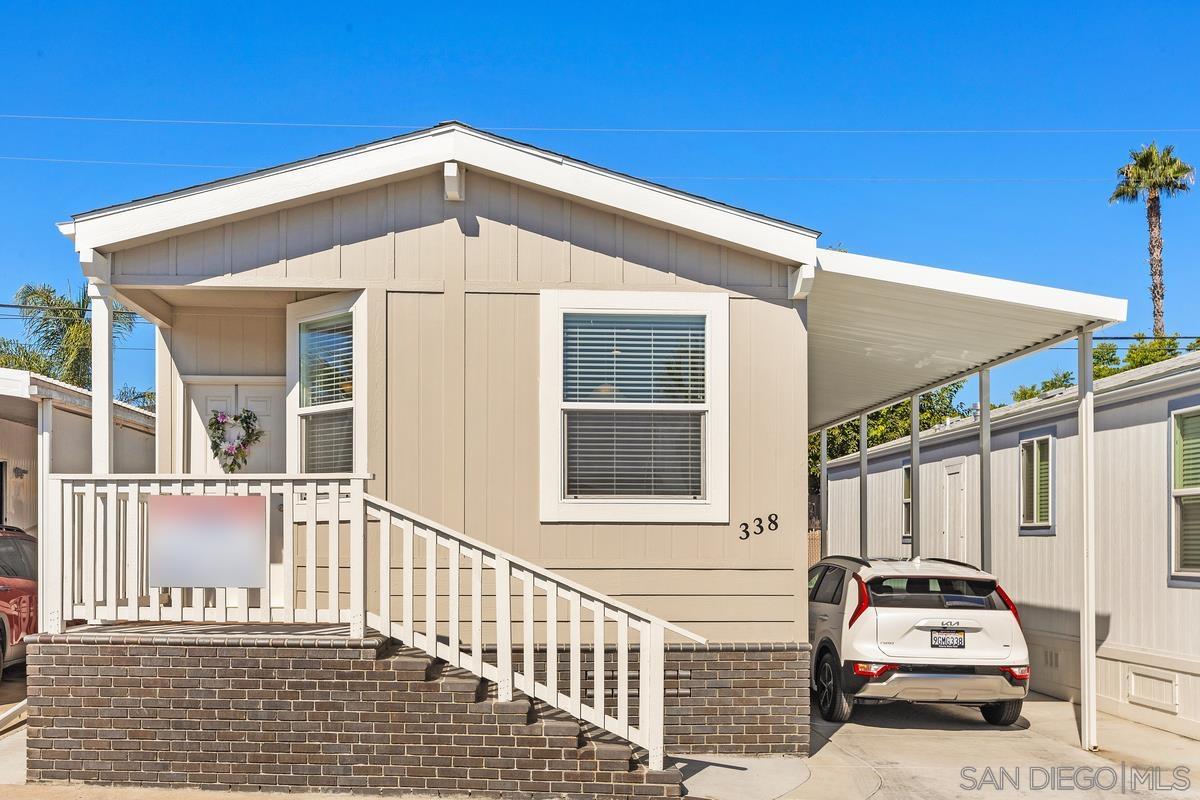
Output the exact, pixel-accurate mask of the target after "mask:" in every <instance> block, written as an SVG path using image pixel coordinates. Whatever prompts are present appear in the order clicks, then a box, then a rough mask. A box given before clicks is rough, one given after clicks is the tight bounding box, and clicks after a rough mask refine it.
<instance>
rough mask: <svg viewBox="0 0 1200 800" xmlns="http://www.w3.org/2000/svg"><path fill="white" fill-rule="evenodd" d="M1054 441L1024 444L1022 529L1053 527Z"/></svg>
mask: <svg viewBox="0 0 1200 800" xmlns="http://www.w3.org/2000/svg"><path fill="white" fill-rule="evenodd" d="M1050 453H1051V448H1050V437H1049V436H1040V437H1038V438H1036V439H1026V440H1025V441H1023V442H1021V525H1023V526H1025V527H1048V526H1049V525H1050V502H1051V497H1050V489H1051V487H1050V476H1051V474H1052V471H1051V454H1050Z"/></svg>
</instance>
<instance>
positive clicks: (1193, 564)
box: [1171, 410, 1200, 573]
mask: <svg viewBox="0 0 1200 800" xmlns="http://www.w3.org/2000/svg"><path fill="white" fill-rule="evenodd" d="M1173 424H1174V444H1173V446H1172V450H1173V452H1172V470H1171V471H1172V480H1171V495H1172V503H1173V505H1174V508H1173V509H1172V516H1173V517H1174V528H1175V543H1174V545H1175V546H1174V548H1173V549H1174V552H1175V559H1174V560H1175V564H1174V569H1175V571H1176V572H1188V573H1200V410H1193V411H1187V412H1178V413H1176V414H1174V415H1173Z"/></svg>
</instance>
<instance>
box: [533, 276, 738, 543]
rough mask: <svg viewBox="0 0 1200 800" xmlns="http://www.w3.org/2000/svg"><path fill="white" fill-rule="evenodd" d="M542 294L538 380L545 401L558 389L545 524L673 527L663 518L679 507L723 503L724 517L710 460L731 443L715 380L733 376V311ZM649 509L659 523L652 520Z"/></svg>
mask: <svg viewBox="0 0 1200 800" xmlns="http://www.w3.org/2000/svg"><path fill="white" fill-rule="evenodd" d="M546 294H553V297H552V298H551V299H550V300H549V301H547V300H546V298H545V297H543V302H549V303H550V304H551V305H552V306H553V307H554V312H553V314H551V315H550V316H549V318H548V320H547V323H548V327H549V328H550V329H551V330H550V331H548V332H547V331H543V343H544V345H551V344H552V345H553V346H552V350H553V352H554V361H553V362H552V363H551V362H550V361H549V359H546V358H543V361H542V364H543V368H544V369H546V370H552V375H549V376H548V375H543V376H542V377H543V392H546V384H547V383H553V385H554V388H553V392H554V395H553V398H552V402H553V405H552V407H548V408H546V409H544V410H543V413H544V414H549V415H553V417H554V425H553V431H552V434H551V435H552V436H553V440H552V441H553V442H554V443H555V444H556V445H557V446H556V447H555V452H554V453H552V454H551V455H552V457H553V458H554V463H553V465H551V467H552V471H553V473H554V475H555V483H554V485H553V488H552V491H553V492H554V495H553V498H552V501H553V502H552V503H549V504H548V503H543V510H545V509H546V506H547V505H553V506H554V507H555V509H557V513H556V512H554V511H552V512H551V516H552V517H557V516H560V515H563V514H565V516H566V517H568V518H571V519H578V518H581V517H579V516H577V515H578V514H583V515H585V516H586V518H590V519H595V520H598V521H602V520H605V519H612V518H614V517H616V518H620V519H632V518H634V517H636V518H638V519H644V520H651V519H652V518H662V519H670V517H668V516H662V515H667V514H670V513H675V512H678V511H679V510H680V509H681V508H683V507H686V506H699V507H711V506H712V505H713V501H714V499H716V498H718V497H719V498H720V503H721V504H722V505H724V504H725V502H726V501H725V499H724V495H725V493H726V491H727V490H726V488H725V484H726V482H727V477H726V475H727V473H726V470H725V468H720V469H718V470H717V474H716V475H714V473H713V468H714V462H715V458H714V452H713V448H714V445H716V446H717V447H718V449H720V450H721V451H722V453H724V452H726V451H727V446H728V445H727V433H723V436H724V437H726V441H725V442H724V443H723V445H722V444H718V443H716V442H715V441H714V440H715V439H716V437H715V436H714V435H713V434H714V428H715V429H716V430H717V431H721V432H725V431H727V425H728V421H727V420H726V419H724V414H725V413H726V411H725V409H726V405H725V403H724V402H723V398H722V401H718V400H717V398H716V396H715V393H716V392H717V391H721V392H725V391H727V390H726V389H725V388H724V387H726V386H727V380H726V379H725V376H720V379H719V380H717V379H715V378H716V377H717V376H714V375H713V370H714V367H716V368H717V369H720V370H723V371H727V369H728V360H727V359H728V356H727V348H728V342H727V336H728V333H727V326H728V322H727V316H726V315H725V314H722V313H719V311H718V309H720V310H724V309H727V302H728V301H727V300H726V299H725V298H724V297H723V296H719V299H717V300H714V298H713V297H708V296H704V295H698V296H696V297H694V298H687V297H686V296H685V297H682V298H681V297H679V296H678V295H675V294H671V295H663V294H661V293H648V292H555V293H546ZM667 298H669V301H668V299H667ZM551 336H552V337H553V339H552V341H550V337H551ZM714 350H719V351H720V352H721V357H720V358H714V355H715V353H714ZM543 355H545V353H543ZM718 364H719V366H717V365H718ZM717 387H721V388H720V389H718V388H717ZM543 397H544V398H546V399H547V400H550V399H551V398H549V397H548V396H547V394H543ZM717 414H720V415H721V416H722V418H721V419H720V420H716V419H714V418H715V416H716V415H717ZM722 457H723V458H725V456H722ZM714 481H716V483H714ZM651 507H653V508H655V509H656V511H655V513H653V514H650V515H649V516H647V515H646V513H647V510H648V509H649V508H651ZM671 509H674V511H672V510H671ZM630 515H632V516H630ZM685 516H687V514H686V513H685ZM681 521H684V520H681Z"/></svg>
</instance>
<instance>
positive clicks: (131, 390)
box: [115, 383, 156, 411]
mask: <svg viewBox="0 0 1200 800" xmlns="http://www.w3.org/2000/svg"><path fill="white" fill-rule="evenodd" d="M115 399H117V400H120V401H121V402H122V403H128V404H129V405H131V406H136V407H138V408H141V409H144V410H146V411H153V410H154V405H155V399H156V395H155V393H154V390H153V389H139V388H137V387H136V386H130V385H129V384H128V383H123V384H121V388H120V389H118V390H117V394H116V398H115Z"/></svg>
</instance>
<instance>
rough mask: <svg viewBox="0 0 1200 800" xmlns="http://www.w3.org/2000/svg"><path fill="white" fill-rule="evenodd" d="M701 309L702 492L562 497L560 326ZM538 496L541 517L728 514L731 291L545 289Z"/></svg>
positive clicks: (716, 517) (688, 518)
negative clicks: (594, 317)
mask: <svg viewBox="0 0 1200 800" xmlns="http://www.w3.org/2000/svg"><path fill="white" fill-rule="evenodd" d="M597 312H599V313H605V312H612V313H624V314H629V313H634V314H703V315H704V316H705V318H706V321H705V380H706V381H707V386H706V394H705V396H706V398H707V401H708V402H707V407H708V412H707V415H706V419H705V425H704V434H705V442H704V453H705V463H704V475H705V481H704V483H705V494H706V496H705V497H704V499H701V500H692V499H683V498H680V499H675V498H670V499H667V498H664V499H652V498H632V499H622V498H604V499H595V498H589V499H587V500H569V499H566V498H564V497H563V491H562V487H563V453H562V448H563V436H564V431H563V414H562V405H563V403H562V394H563V388H562V378H563V375H562V372H563V358H562V336H563V333H562V328H563V315H564V314H567V313H597ZM540 316H541V318H540V329H539V337H540V348H539V351H540V360H539V370H540V372H539V374H540V392H539V404H540V406H539V418H540V419H539V433H540V436H539V447H538V453H539V465H540V470H539V473H538V474H539V476H540V477H539V496H540V503H539V507H540V518H541V520H542V521H543V522H635V523H648V522H663V523H680V524H686V523H699V522H712V523H725V524H728V522H729V296H728V295H726V294H724V293H720V292H641V291H628V292H622V291H576V290H545V291H543V292H542V293H541V315H540Z"/></svg>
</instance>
